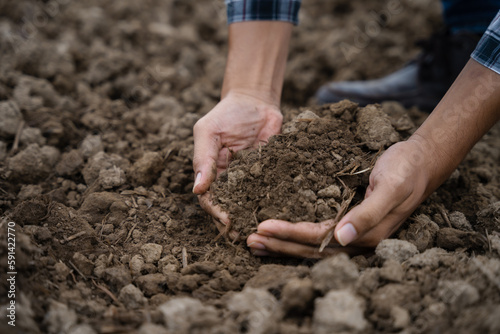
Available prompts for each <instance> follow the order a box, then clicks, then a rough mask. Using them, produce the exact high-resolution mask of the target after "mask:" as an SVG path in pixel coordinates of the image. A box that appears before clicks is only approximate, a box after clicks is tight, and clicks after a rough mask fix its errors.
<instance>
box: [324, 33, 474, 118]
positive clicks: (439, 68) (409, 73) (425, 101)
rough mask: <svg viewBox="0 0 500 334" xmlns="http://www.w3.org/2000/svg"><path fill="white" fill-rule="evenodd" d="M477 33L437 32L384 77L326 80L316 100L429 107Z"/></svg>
mask: <svg viewBox="0 0 500 334" xmlns="http://www.w3.org/2000/svg"><path fill="white" fill-rule="evenodd" d="M480 38H481V36H479V35H476V34H471V33H457V34H449V33H441V34H437V35H434V36H433V37H431V39H430V40H428V41H425V42H423V43H421V45H422V47H423V52H422V53H421V54H420V55H419V57H418V58H417V59H416V60H413V61H411V62H409V63H408V64H407V65H406V66H405V67H403V68H402V69H401V70H399V71H397V72H394V73H392V74H389V75H388V76H386V77H383V78H381V79H376V80H368V81H341V82H330V83H328V84H326V85H324V86H322V87H321V88H320V89H319V90H318V92H317V93H316V99H317V101H318V103H320V104H321V103H333V102H338V101H341V100H343V99H349V100H352V101H354V102H357V103H359V104H361V105H366V104H370V103H380V102H382V101H398V102H400V103H402V104H403V105H404V106H405V107H411V106H417V107H419V108H420V109H422V110H427V111H432V109H434V107H435V106H436V105H437V104H438V103H439V101H440V100H441V98H442V97H443V96H444V94H445V93H446V91H447V90H448V88H449V87H450V86H451V84H452V83H453V81H454V80H455V78H456V77H457V76H458V74H459V73H460V71H461V70H462V68H463V67H464V66H465V64H466V63H467V61H468V60H469V58H470V54H471V53H472V51H474V48H475V47H476V45H477V43H478V42H479V39H480Z"/></svg>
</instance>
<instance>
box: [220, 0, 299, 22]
mask: <svg viewBox="0 0 500 334" xmlns="http://www.w3.org/2000/svg"><path fill="white" fill-rule="evenodd" d="M225 2H226V8H227V23H228V24H230V23H234V22H242V21H286V22H291V23H293V24H298V22H299V20H298V14H299V9H300V3H301V0H225Z"/></svg>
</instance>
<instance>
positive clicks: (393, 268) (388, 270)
mask: <svg viewBox="0 0 500 334" xmlns="http://www.w3.org/2000/svg"><path fill="white" fill-rule="evenodd" d="M404 274H405V273H404V269H403V267H402V266H401V264H400V263H399V262H398V261H396V260H392V259H389V260H386V261H385V262H384V265H383V267H382V268H380V278H381V279H383V280H386V281H389V282H401V281H402V280H403V278H404Z"/></svg>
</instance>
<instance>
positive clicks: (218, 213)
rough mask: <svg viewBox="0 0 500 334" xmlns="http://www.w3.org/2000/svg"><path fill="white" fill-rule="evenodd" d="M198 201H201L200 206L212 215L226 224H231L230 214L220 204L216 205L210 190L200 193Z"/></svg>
mask: <svg viewBox="0 0 500 334" xmlns="http://www.w3.org/2000/svg"><path fill="white" fill-rule="evenodd" d="M198 201H199V202H200V206H201V207H202V208H203V210H205V211H206V212H207V213H208V214H210V215H211V216H212V217H214V218H215V219H217V220H218V221H219V222H221V223H222V224H224V225H228V224H229V214H228V213H227V212H225V211H223V210H222V208H221V207H220V206H218V205H215V204H214V203H213V201H212V194H211V193H210V192H206V193H204V194H203V195H198Z"/></svg>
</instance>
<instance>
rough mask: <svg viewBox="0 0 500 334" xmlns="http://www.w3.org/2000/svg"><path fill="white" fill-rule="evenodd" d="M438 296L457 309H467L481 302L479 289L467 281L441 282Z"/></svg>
mask: <svg viewBox="0 0 500 334" xmlns="http://www.w3.org/2000/svg"><path fill="white" fill-rule="evenodd" d="M437 294H438V297H439V299H440V300H441V301H443V302H444V303H447V304H450V305H453V308H456V309H463V308H466V307H468V306H470V305H472V304H474V303H476V302H477V301H478V300H479V293H478V291H477V289H476V288H475V287H474V286H473V285H471V284H469V283H467V282H465V281H448V280H443V281H440V282H439V284H438V289H437Z"/></svg>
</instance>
